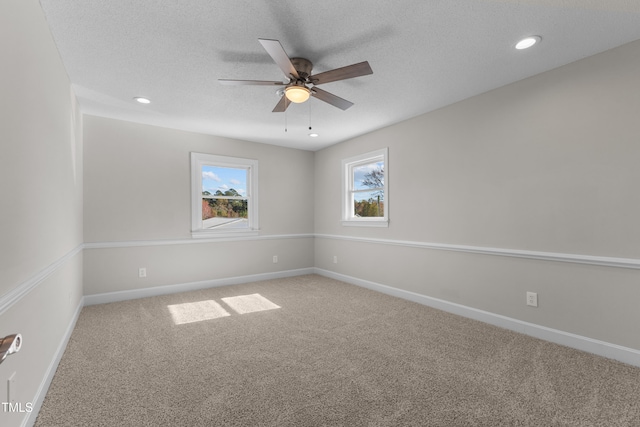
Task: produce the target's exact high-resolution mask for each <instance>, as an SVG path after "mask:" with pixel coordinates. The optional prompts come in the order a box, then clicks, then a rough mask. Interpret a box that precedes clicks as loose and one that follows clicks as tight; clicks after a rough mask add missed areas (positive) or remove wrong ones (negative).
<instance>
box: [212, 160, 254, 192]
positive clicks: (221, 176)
mask: <svg viewBox="0 0 640 427" xmlns="http://www.w3.org/2000/svg"><path fill="white" fill-rule="evenodd" d="M247 175H248V169H244V168H224V167H220V166H202V195H204V196H206V195H217V196H241V197H246V196H247V188H248V187H247Z"/></svg>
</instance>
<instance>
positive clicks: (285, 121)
mask: <svg viewBox="0 0 640 427" xmlns="http://www.w3.org/2000/svg"><path fill="white" fill-rule="evenodd" d="M282 96H284V131H285V132H286V131H287V95H282Z"/></svg>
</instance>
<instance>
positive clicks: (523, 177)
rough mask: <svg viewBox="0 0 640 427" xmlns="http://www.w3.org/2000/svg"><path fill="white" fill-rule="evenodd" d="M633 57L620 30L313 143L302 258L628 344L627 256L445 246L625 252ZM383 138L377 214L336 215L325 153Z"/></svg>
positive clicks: (636, 126) (334, 164) (638, 294)
mask: <svg viewBox="0 0 640 427" xmlns="http://www.w3.org/2000/svg"><path fill="white" fill-rule="evenodd" d="M639 69H640V42H635V43H631V44H628V45H625V46H622V47H620V48H617V49H614V50H611V51H608V52H605V53H602V54H599V55H596V56H593V57H590V58H587V59H584V60H582V61H579V62H576V63H573V64H570V65H567V66H565V67H562V68H559V69H556V70H553V71H550V72H547V73H544V74H541V75H538V76H535V77H532V78H529V79H526V80H524V81H521V82H518V83H515V84H512V85H509V86H506V87H503V88H500V89H497V90H494V91H491V92H488V93H485V94H483V95H480V96H477V97H474V98H472V99H468V100H465V101H462V102H459V103H457V104H454V105H451V106H449V107H446V108H443V109H441V110H438V111H435V112H431V113H428V114H425V115H422V116H419V117H416V118H414V119H411V120H408V121H406V122H403V123H399V124H396V125H394V126H390V127H388V128H385V129H381V130H379V131H376V132H373V133H370V134H368V135H364V136H361V137H358V138H355V139H353V140H350V141H348V142H346V143H342V144H338V145H335V146H332V147H330V148H327V149H324V150H322V151H319V152H317V153H316V157H315V175H316V190H315V194H316V201H315V205H316V215H315V231H316V233H317V234H318V235H319V236H317V237H316V243H315V265H316V267H318V268H322V269H326V270H330V271H333V272H337V273H340V274H344V275H347V276H352V277H357V278H359V279H365V280H370V281H373V282H377V283H380V284H384V285H388V286H393V287H396V288H399V289H404V290H408V291H412V292H416V293H419V294H422V295H427V296H431V297H434V298H440V299H444V300H446V301H449V302H454V303H458V304H463V305H465V306H469V307H474V308H478V309H481V310H486V311H489V312H492V313H496V314H500V315H504V316H509V317H512V318H515V319H520V320H523V321H527V322H532V323H535V324H538V325H543V326H547V327H551V328H555V329H559V330H562V331H566V332H571V333H575V334H579V335H583V336H586V337H590V338H594V339H598V340H603V341H606V342H610V343H615V344H619V345H623V346H627V347H631V348H635V349H640V334H638V333H637V325H638V324H640V311H639V310H638V309H637V301H638V300H640V270H637V269H629V268H613V267H603V266H595V265H588V264H587V265H584V264H576V263H560V262H554V261H541V260H538V259H527V258H513V257H511V256H496V255H484V254H480V253H478V252H477V251H471V252H460V251H459V250H464V249H466V247H472V249H477V248H495V249H497V250H498V252H504V253H509V252H512V253H513V252H514V251H527V252H535V253H542V254H545V253H546V254H548V253H551V254H566V255H568V256H569V257H570V256H573V255H581V256H591V257H609V258H628V259H631V260H632V263H636V264H637V262H638V259H639V258H640V244H639V243H638V242H640V227H638V218H640V192H638V190H637V183H638V182H640V167H638V165H637V163H638V159H640V144H639V143H638V142H639V141H638V135H640V121H639V120H638V112H639V111H640V97H639V96H638V91H637V88H638V84H639V83H640V82H639V80H638V70H639ZM382 147H389V185H390V197H389V209H390V226H389V228H375V229H373V228H355V227H342V226H341V225H340V222H339V221H340V194H341V192H340V161H341V159H343V158H346V157H350V156H353V155H356V154H359V153H363V152H367V151H371V150H374V149H378V148H382ZM406 242H409V244H405V243H406ZM411 243H415V244H413V245H412V244H411ZM446 245H453V246H454V249H457V250H456V251H449V250H443V249H444V248H446ZM430 247H440V248H441V249H437V248H436V249H433V248H430ZM334 255H337V256H338V260H339V262H338V264H334V263H333V262H332V259H333V256H334ZM526 291H533V292H537V293H538V297H539V303H540V305H539V307H538V308H530V307H526V306H525V303H524V302H525V292H526Z"/></svg>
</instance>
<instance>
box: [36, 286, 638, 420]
mask: <svg viewBox="0 0 640 427" xmlns="http://www.w3.org/2000/svg"><path fill="white" fill-rule="evenodd" d="M35 425H36V426H37V427H44V426H137V427H139V426H278V427H280V426H296V427H300V426H349V427H352V426H640V368H637V367H633V366H630V365H625V364H623V363H619V362H616V361H612V360H608V359H605V358H602V357H598V356H594V355H591V354H588V353H584V352H580V351H577V350H573V349H570V348H566V347H563V346H559V345H556V344H552V343H549V342H545V341H541V340H538V339H535V338H531V337H528V336H525V335H521V334H518V333H515V332H511V331H508V330H504V329H500V328H497V327H494V326H491V325H487V324H484V323H481V322H477V321H474V320H470V319H466V318H463V317H459V316H455V315H452V314H449V313H445V312H442V311H439V310H435V309H432V308H429V307H425V306H422V305H419V304H416V303H413V302H409V301H405V300H402V299H399V298H394V297H391V296H388V295H384V294H381V293H377V292H374V291H371V290H367V289H363V288H360V287H357V286H353V285H349V284H345V283H342V282H339V281H335V280H332V279H328V278H325V277H321V276H317V275H309V276H299V277H292V278H286V279H278V280H269V281H263V282H255V283H249V284H242V285H234V286H226V287H218V288H211V289H206V290H201V291H193V292H186V293H180V294H173V295H165V296H157V297H151V298H144V299H138V300H130V301H124V302H117V303H110V304H103V305H95V306H88V307H85V308H83V310H82V312H81V314H80V317H79V319H78V322H77V324H76V327H75V329H74V331H73V334H72V336H71V339H70V341H69V344H68V346H67V349H66V351H65V353H64V356H63V357H62V360H61V362H60V365H59V366H58V369H57V371H56V374H55V377H54V378H53V381H52V383H51V386H50V388H49V391H48V393H47V396H46V398H45V400H44V403H43V405H42V408H41V411H40V413H39V415H38V418H37V420H36V424H35Z"/></svg>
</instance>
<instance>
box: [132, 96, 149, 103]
mask: <svg viewBox="0 0 640 427" xmlns="http://www.w3.org/2000/svg"><path fill="white" fill-rule="evenodd" d="M133 99H135V100H136V101H138V102H139V103H140V104H151V101H150V100H148V99H147V98H143V97H141V96H136V97H135V98H133Z"/></svg>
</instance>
